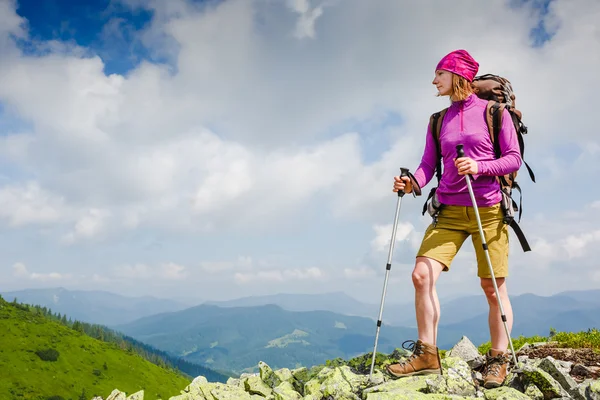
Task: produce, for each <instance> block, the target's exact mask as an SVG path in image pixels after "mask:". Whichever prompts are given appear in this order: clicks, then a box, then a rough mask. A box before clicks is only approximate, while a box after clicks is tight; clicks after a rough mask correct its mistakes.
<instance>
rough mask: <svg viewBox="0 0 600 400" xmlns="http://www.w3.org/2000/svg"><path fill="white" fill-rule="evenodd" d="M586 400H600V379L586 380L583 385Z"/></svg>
mask: <svg viewBox="0 0 600 400" xmlns="http://www.w3.org/2000/svg"><path fill="white" fill-rule="evenodd" d="M581 386H582V389H583V393H584V394H585V396H586V399H589V400H600V379H596V380H595V381H593V380H586V381H585V382H583V383H582V384H581Z"/></svg>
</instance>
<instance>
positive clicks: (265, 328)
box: [3, 289, 600, 372]
mask: <svg viewBox="0 0 600 400" xmlns="http://www.w3.org/2000/svg"><path fill="white" fill-rule="evenodd" d="M55 290H57V289H55ZM58 290H60V292H59V293H58V294H56V293H55V294H54V295H52V290H50V289H47V291H48V292H44V295H43V296H41V295H40V294H39V293H37V294H36V293H35V292H36V291H22V292H18V293H15V292H12V293H9V294H3V296H4V297H5V298H6V299H7V300H11V299H12V298H13V297H11V296H15V295H18V296H19V297H18V298H19V301H24V302H31V303H36V304H39V305H42V306H48V307H52V308H53V310H59V308H57V306H58V305H60V306H61V307H62V308H61V310H63V311H62V312H63V313H65V314H66V315H68V316H70V317H71V316H73V315H74V314H75V315H79V316H80V317H78V318H81V320H84V321H89V322H92V323H102V321H109V322H110V323H107V325H109V326H110V327H111V328H114V329H116V330H118V331H121V332H123V333H125V334H127V335H129V336H131V337H133V338H135V339H137V340H139V341H141V342H144V343H147V344H149V345H151V346H153V347H156V348H157V349H160V350H163V351H166V352H168V353H169V354H172V355H174V356H179V357H182V358H184V359H185V360H187V361H190V362H194V363H198V364H201V365H206V366H208V367H210V368H213V369H219V370H229V371H234V372H241V371H244V370H247V369H248V368H252V367H255V366H256V365H257V363H258V361H260V360H263V361H265V362H267V363H269V364H273V365H274V366H276V367H289V368H293V367H294V366H296V365H314V364H319V363H323V362H325V360H327V359H332V358H335V357H342V358H349V357H352V356H353V355H355V354H360V353H365V352H368V351H372V347H373V344H374V337H375V331H376V324H375V316H376V315H377V314H378V311H379V305H372V304H365V303H361V302H359V301H357V300H356V299H354V298H352V297H350V296H348V295H346V294H344V293H326V294H320V295H307V294H277V295H273V296H261V297H246V298H240V299H236V300H232V301H227V302H210V303H209V302H207V303H204V304H201V305H197V306H194V307H185V305H182V304H181V303H178V302H172V301H169V300H158V299H154V298H148V297H146V298H130V297H125V296H118V295H114V294H108V293H105V292H100V293H102V295H98V293H99V292H69V291H65V290H64V289H58ZM73 293H74V295H70V294H73ZM55 296H56V297H58V298H59V301H58V302H56V301H55V299H56V297H55ZM27 299H38V300H37V301H27ZM61 299H62V300H63V301H60V300H61ZM64 299H70V300H69V301H64ZM73 299H76V300H79V302H77V301H74V300H73ZM105 300H108V301H106V302H105ZM511 303H512V305H513V311H514V316H515V322H514V326H513V330H512V336H513V337H518V336H520V335H523V336H532V335H541V336H547V335H548V333H549V331H550V329H551V328H554V329H556V330H558V331H567V332H568V331H584V330H587V329H590V328H598V327H600V290H588V291H569V292H562V293H557V294H555V295H552V296H538V295H534V294H522V295H518V296H511ZM69 307H73V308H72V309H69ZM161 307H162V308H161ZM122 310H123V311H122ZM487 310H488V306H487V301H486V299H485V297H484V296H483V294H482V295H479V296H465V297H461V298H455V299H452V300H447V301H444V302H442V310H441V320H440V326H439V334H438V335H439V336H438V346H439V347H440V348H441V349H449V348H450V347H451V346H453V345H454V344H455V343H456V342H457V341H458V340H459V339H460V338H461V337H462V336H463V335H464V336H467V337H469V339H471V340H472V341H473V343H475V344H476V345H479V344H481V343H484V342H486V341H488V340H489V332H488V327H487V319H488V318H487V312H488V311H487ZM152 311H154V312H152ZM75 312H76V313H78V314H76V313H75ZM116 314H120V315H118V316H117V315H116ZM144 314H145V315H144ZM414 319H415V317H414V307H413V305H412V304H404V305H401V304H388V303H386V307H385V310H384V316H383V326H382V327H381V331H380V338H379V347H378V351H382V352H385V351H391V350H393V348H396V347H400V346H401V344H402V342H403V341H404V340H409V339H416V329H415V327H414V325H415V323H414ZM398 323H404V324H405V326H397V324H398ZM370 349H371V350H370Z"/></svg>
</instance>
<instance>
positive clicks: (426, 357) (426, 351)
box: [387, 340, 442, 378]
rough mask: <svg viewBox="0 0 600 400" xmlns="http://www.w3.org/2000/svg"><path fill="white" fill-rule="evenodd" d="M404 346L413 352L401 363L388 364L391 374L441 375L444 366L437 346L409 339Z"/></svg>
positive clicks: (397, 376)
mask: <svg viewBox="0 0 600 400" xmlns="http://www.w3.org/2000/svg"><path fill="white" fill-rule="evenodd" d="M406 343H408V346H405V344H406ZM402 347H403V348H405V349H406V350H410V351H412V352H413V353H412V354H411V355H410V357H408V358H407V359H406V360H404V361H401V362H400V363H399V364H392V365H388V366H387V372H388V373H389V374H390V375H392V376H394V377H396V378H401V377H403V376H411V375H428V374H438V375H441V373H442V366H441V363H440V355H439V353H438V348H437V347H435V346H433V345H431V344H427V343H424V342H422V341H420V340H417V341H416V342H415V341H414V340H407V341H406V342H404V343H402Z"/></svg>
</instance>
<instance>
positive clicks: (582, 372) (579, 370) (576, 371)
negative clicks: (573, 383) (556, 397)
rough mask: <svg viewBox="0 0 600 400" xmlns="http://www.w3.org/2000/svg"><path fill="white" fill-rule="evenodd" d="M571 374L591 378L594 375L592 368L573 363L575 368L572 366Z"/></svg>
mask: <svg viewBox="0 0 600 400" xmlns="http://www.w3.org/2000/svg"><path fill="white" fill-rule="evenodd" d="M571 374H572V375H576V376H582V377H584V378H589V377H591V376H592V370H591V369H590V368H588V367H586V366H585V365H581V364H575V365H573V368H571Z"/></svg>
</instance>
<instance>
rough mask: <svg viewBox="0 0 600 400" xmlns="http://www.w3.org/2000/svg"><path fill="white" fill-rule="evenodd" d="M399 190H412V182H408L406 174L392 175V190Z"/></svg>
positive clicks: (407, 191) (405, 191)
mask: <svg viewBox="0 0 600 400" xmlns="http://www.w3.org/2000/svg"><path fill="white" fill-rule="evenodd" d="M399 190H403V191H404V193H410V192H412V183H410V178H409V177H408V176H395V177H394V190H393V191H394V192H398V191H399Z"/></svg>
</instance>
